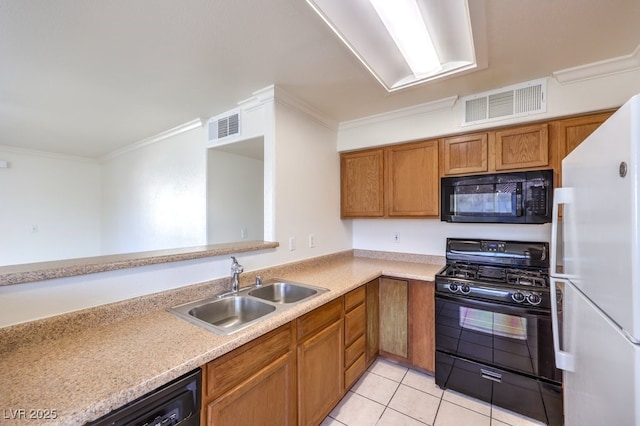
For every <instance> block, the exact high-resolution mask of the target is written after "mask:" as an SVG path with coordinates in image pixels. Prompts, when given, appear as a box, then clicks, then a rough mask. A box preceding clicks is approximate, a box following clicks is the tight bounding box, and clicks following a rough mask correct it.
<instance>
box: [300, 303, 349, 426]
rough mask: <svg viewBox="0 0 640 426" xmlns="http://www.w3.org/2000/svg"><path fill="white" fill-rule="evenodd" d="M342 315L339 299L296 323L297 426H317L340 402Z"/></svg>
mask: <svg viewBox="0 0 640 426" xmlns="http://www.w3.org/2000/svg"><path fill="white" fill-rule="evenodd" d="M343 314H344V305H343V299H342V298H339V299H336V300H334V301H332V302H329V303H327V304H326V305H324V306H321V307H320V308H317V309H316V310H314V311H311V312H310V313H308V314H305V315H303V316H302V317H300V318H298V320H297V327H298V347H297V354H298V424H299V425H317V424H320V422H322V419H324V418H325V417H326V416H327V415H328V414H329V412H330V411H331V409H332V408H333V407H334V406H335V405H336V404H337V403H338V401H340V399H341V398H342V395H343V392H344V337H343V336H344V331H343V330H344V321H343Z"/></svg>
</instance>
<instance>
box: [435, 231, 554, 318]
mask: <svg viewBox="0 0 640 426" xmlns="http://www.w3.org/2000/svg"><path fill="white" fill-rule="evenodd" d="M548 253H549V249H548V244H547V243H542V242H523V241H497V240H471V239H464V240H463V239H453V238H449V239H447V265H446V266H445V267H444V268H443V269H442V270H441V271H440V272H439V273H438V274H436V292H439V293H441V294H447V295H449V296H456V297H469V298H478V299H482V300H489V301H496V302H500V303H503V304H511V305H517V306H525V305H526V306H539V307H543V308H548V307H550V303H551V302H550V296H549V258H548Z"/></svg>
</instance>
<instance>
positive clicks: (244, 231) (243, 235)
mask: <svg viewBox="0 0 640 426" xmlns="http://www.w3.org/2000/svg"><path fill="white" fill-rule="evenodd" d="M246 238H247V228H240V239H242V240H244V239H246Z"/></svg>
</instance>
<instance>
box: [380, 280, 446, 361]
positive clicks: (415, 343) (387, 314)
mask: <svg viewBox="0 0 640 426" xmlns="http://www.w3.org/2000/svg"><path fill="white" fill-rule="evenodd" d="M434 292H435V287H434V283H433V282H432V281H418V280H400V279H395V278H388V277H383V278H381V279H380V288H379V300H380V355H381V356H383V357H386V358H389V359H391V360H394V361H398V362H401V363H403V364H406V365H409V366H412V367H415V368H418V369H420V370H423V371H428V372H432V373H433V372H434V371H435V311H434V309H435V301H434Z"/></svg>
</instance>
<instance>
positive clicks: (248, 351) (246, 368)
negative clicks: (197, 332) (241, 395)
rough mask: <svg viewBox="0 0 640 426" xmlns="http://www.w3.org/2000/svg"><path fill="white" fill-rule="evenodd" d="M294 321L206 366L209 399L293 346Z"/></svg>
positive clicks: (206, 388)
mask: <svg viewBox="0 0 640 426" xmlns="http://www.w3.org/2000/svg"><path fill="white" fill-rule="evenodd" d="M291 343H292V331H291V324H290V323H289V324H287V325H284V326H282V327H280V328H277V329H275V330H273V331H271V332H269V333H267V334H265V335H264V336H263V337H261V338H258V339H256V340H254V341H252V342H249V343H247V344H246V345H244V346H241V347H239V348H238V349H235V350H233V351H231V352H229V353H227V354H225V355H223V356H222V357H220V358H218V359H216V360H214V361H211V362H210V363H209V364H207V366H206V372H205V386H204V390H205V392H206V393H205V395H206V399H207V400H209V399H212V398H217V397H218V396H220V395H222V394H223V393H225V392H226V391H227V390H229V389H231V388H232V387H233V386H236V385H237V384H238V383H240V382H241V381H243V380H245V379H246V378H248V377H250V376H251V375H253V374H255V373H256V372H258V371H259V370H260V369H262V368H264V366H265V365H268V364H270V363H272V362H274V361H275V360H277V359H278V358H280V357H281V356H283V355H285V354H286V353H287V352H289V350H290V349H291Z"/></svg>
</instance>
